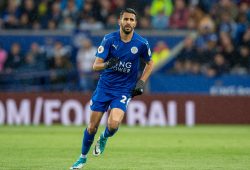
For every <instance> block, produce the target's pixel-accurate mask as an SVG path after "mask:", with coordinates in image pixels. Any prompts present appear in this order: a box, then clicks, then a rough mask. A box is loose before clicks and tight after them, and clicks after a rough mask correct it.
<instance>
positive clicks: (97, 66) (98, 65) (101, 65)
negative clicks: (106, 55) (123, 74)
mask: <svg viewBox="0 0 250 170" xmlns="http://www.w3.org/2000/svg"><path fill="white" fill-rule="evenodd" d="M119 61H120V60H119V59H118V58H117V57H113V58H110V59H109V60H108V61H106V62H104V60H103V59H102V58H99V57H96V59H95V62H94V64H93V70H95V71H99V70H103V69H105V68H111V67H113V66H115V65H116V64H117V63H118V62H119Z"/></svg>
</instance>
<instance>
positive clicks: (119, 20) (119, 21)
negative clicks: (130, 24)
mask: <svg viewBox="0 0 250 170" xmlns="http://www.w3.org/2000/svg"><path fill="white" fill-rule="evenodd" d="M118 25H119V26H120V25H121V19H120V18H119V19H118Z"/></svg>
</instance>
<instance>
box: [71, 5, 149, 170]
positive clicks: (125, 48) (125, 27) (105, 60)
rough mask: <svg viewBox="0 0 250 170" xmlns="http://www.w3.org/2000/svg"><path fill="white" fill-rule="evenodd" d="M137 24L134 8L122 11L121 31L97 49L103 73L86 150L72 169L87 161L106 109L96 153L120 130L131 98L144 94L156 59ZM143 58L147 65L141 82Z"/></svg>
mask: <svg viewBox="0 0 250 170" xmlns="http://www.w3.org/2000/svg"><path fill="white" fill-rule="evenodd" d="M136 23H137V21H136V12H135V10H134V9H131V8H126V9H124V10H122V11H121V13H120V19H119V25H120V29H119V31H117V32H113V33H110V34H107V35H105V36H104V38H103V40H102V42H101V45H100V46H99V48H98V50H97V53H96V59H95V62H94V64H93V69H94V70H102V72H101V73H100V79H99V81H98V85H97V88H96V90H95V92H94V93H93V95H92V98H91V102H90V108H91V110H92V112H91V116H90V122H89V125H88V127H87V128H86V129H85V131H84V138H83V141H82V152H81V155H80V157H79V159H78V160H77V161H76V162H75V163H74V164H73V165H72V167H71V168H70V169H80V168H82V167H83V166H84V165H85V164H86V161H87V154H88V152H89V149H90V147H91V145H92V143H93V141H94V136H95V134H96V132H97V129H98V126H99V123H100V121H101V118H102V116H103V114H104V112H106V111H107V110H108V109H109V108H110V109H111V111H110V115H109V117H108V124H107V127H106V129H105V130H104V131H103V133H101V135H100V137H99V139H98V140H97V143H96V145H95V147H94V150H93V155H94V156H99V155H100V154H102V153H103V151H104V149H105V146H106V143H107V140H108V138H109V137H111V136H113V135H114V134H115V133H116V132H117V130H118V127H119V125H120V123H121V122H122V119H123V117H124V114H125V112H126V109H127V105H128V103H129V101H130V99H131V98H132V97H134V96H137V95H141V94H142V93H143V89H144V84H145V82H146V80H147V79H148V77H149V76H150V74H151V71H152V69H153V62H152V61H151V51H150V47H149V44H148V42H147V40H145V39H144V38H142V37H141V36H140V35H138V34H137V33H135V32H134V28H135V26H136ZM140 58H142V59H143V60H144V61H145V63H146V65H145V68H144V71H143V73H142V75H141V77H140V78H139V80H138V81H137V78H138V70H139V66H140Z"/></svg>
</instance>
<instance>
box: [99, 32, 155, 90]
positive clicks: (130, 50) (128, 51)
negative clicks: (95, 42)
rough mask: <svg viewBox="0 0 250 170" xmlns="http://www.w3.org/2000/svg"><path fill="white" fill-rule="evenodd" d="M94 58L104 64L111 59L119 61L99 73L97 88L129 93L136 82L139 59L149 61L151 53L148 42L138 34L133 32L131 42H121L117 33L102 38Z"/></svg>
mask: <svg viewBox="0 0 250 170" xmlns="http://www.w3.org/2000/svg"><path fill="white" fill-rule="evenodd" d="M96 57H99V58H102V59H104V62H106V61H107V60H109V59H110V58H111V57H117V58H119V60H120V63H118V64H116V65H115V66H113V67H112V68H108V69H104V70H103V71H102V72H101V73H100V79H99V81H98V85H97V88H101V89H102V90H106V91H110V92H115V93H116V92H121V93H122V92H125V93H130V92H131V91H132V89H133V88H134V87H135V84H136V81H137V76H138V71H139V66H140V58H142V59H143V60H144V61H146V62H148V61H150V60H151V51H150V47H149V44H148V41H147V40H145V39H144V38H142V37H141V36H140V35H139V34H137V33H135V32H134V33H133V37H132V39H131V41H129V42H123V41H122V40H121V37H120V31H117V32H113V33H110V34H107V35H105V36H104V38H103V40H102V42H101V45H100V46H99V47H98V50H97V53H96Z"/></svg>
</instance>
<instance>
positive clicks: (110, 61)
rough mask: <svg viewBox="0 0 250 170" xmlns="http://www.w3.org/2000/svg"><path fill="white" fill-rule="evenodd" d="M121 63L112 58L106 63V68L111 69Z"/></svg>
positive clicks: (117, 59)
mask: <svg viewBox="0 0 250 170" xmlns="http://www.w3.org/2000/svg"><path fill="white" fill-rule="evenodd" d="M119 62H120V60H119V58H117V57H112V58H110V59H109V60H108V61H106V62H105V68H111V67H113V66H114V65H116V64H117V63H119Z"/></svg>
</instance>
